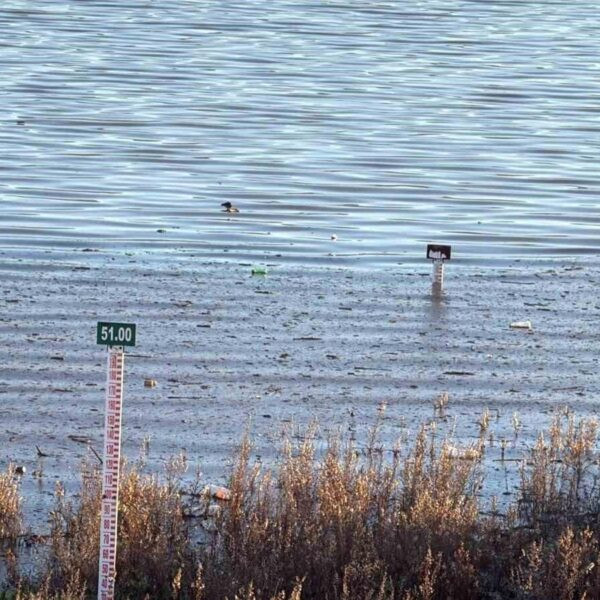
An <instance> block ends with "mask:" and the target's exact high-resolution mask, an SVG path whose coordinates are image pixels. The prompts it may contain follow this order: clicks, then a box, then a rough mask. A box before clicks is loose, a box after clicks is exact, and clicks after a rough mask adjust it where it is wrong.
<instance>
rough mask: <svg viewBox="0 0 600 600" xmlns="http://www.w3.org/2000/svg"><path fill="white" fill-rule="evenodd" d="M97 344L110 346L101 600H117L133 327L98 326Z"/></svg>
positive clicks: (101, 510)
mask: <svg viewBox="0 0 600 600" xmlns="http://www.w3.org/2000/svg"><path fill="white" fill-rule="evenodd" d="M96 342H97V343H98V344H102V345H104V346H108V365H107V378H106V407H105V416H104V452H103V457H104V458H103V462H102V505H101V509H100V558H99V564H98V600H114V597H115V575H116V559H117V514H118V510H119V467H120V463H121V415H122V413H123V370H124V366H125V353H124V352H123V347H124V346H135V325H133V324H132V323H105V322H100V323H98V327H97V329H96Z"/></svg>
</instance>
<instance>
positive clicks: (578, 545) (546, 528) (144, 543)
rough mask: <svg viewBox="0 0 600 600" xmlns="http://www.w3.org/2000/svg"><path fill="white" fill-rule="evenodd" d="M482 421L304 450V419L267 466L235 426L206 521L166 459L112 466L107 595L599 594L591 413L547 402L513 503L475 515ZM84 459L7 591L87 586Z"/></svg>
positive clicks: (90, 569)
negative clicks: (450, 439) (47, 535)
mask: <svg viewBox="0 0 600 600" xmlns="http://www.w3.org/2000/svg"><path fill="white" fill-rule="evenodd" d="M481 423H484V425H485V427H484V426H483V425H481ZM481 423H480V429H481V437H480V439H479V442H478V443H477V444H475V445H474V446H473V447H472V448H463V449H462V450H460V451H457V449H456V448H455V447H454V446H451V445H450V444H449V443H446V442H443V441H439V440H437V441H436V439H435V437H434V436H433V435H428V432H427V430H426V429H422V430H421V432H420V433H419V434H418V435H417V436H416V439H415V440H414V442H413V444H412V445H411V446H410V447H408V448H402V447H400V446H398V447H396V448H393V449H391V450H390V449H388V450H387V451H386V450H384V449H383V448H382V447H381V446H380V445H379V443H378V440H377V435H376V432H374V434H373V436H372V438H371V439H370V441H369V444H368V446H367V448H366V449H363V450H359V449H358V448H357V447H356V446H355V445H354V444H353V443H352V442H350V441H345V440H340V439H333V440H331V441H330V443H329V445H328V448H327V449H326V451H325V452H324V453H322V454H319V453H317V452H316V450H315V443H314V438H313V436H312V435H311V432H309V433H308V435H307V436H306V437H305V439H304V440H303V441H302V442H300V443H299V444H292V443H290V442H287V443H286V444H285V446H284V448H283V450H282V456H281V457H280V461H279V465H280V466H279V467H278V468H277V469H276V470H272V471H270V470H263V469H261V468H260V467H259V466H256V465H252V464H251V463H250V458H249V457H250V455H251V447H250V443H249V442H248V441H247V440H244V441H243V443H242V444H241V447H240V450H239V453H238V456H237V461H236V465H235V468H234V470H233V473H232V475H231V480H230V489H231V493H232V495H231V500H230V501H229V502H223V503H222V505H221V507H222V510H221V511H220V512H219V513H216V516H214V517H211V519H208V520H205V519H201V518H186V516H185V515H186V514H188V513H189V507H187V506H186V504H187V503H188V500H187V498H189V496H184V495H182V490H181V485H180V484H179V482H178V478H177V477H176V476H173V473H175V475H176V474H177V472H178V469H180V467H181V465H179V466H178V462H177V461H174V463H173V464H172V465H171V471H170V476H169V477H167V481H166V483H164V482H161V481H159V480H157V479H156V478H154V477H150V476H145V475H142V474H140V472H139V470H137V469H136V468H126V469H125V470H124V475H123V478H122V483H121V505H120V512H119V549H118V565H117V588H118V597H119V598H132V599H133V598H153V599H154V598H172V599H177V600H188V599H189V600H213V599H215V600H221V599H225V598H227V599H229V600H234V599H236V600H262V599H265V600H275V599H276V600H292V599H293V600H302V599H311V600H359V599H360V600H364V599H370V600H392V599H395V600H446V599H456V600H475V599H478V598H489V599H494V598H496V599H504V598H513V599H516V600H534V599H535V600H571V599H573V600H575V599H578V600H582V599H584V598H585V599H591V598H600V564H599V556H600V521H599V517H600V510H599V509H600V499H599V497H598V491H599V488H598V475H599V474H600V471H599V467H598V457H597V451H596V449H597V426H596V423H595V422H594V421H589V420H588V421H580V422H575V420H574V419H573V418H572V416H567V417H565V416H564V415H563V416H560V417H557V418H556V420H555V422H554V424H553V425H552V427H551V428H550V430H549V431H548V432H546V433H544V434H543V435H540V437H539V439H538V441H537V443H536V444H535V446H534V447H533V448H532V449H531V451H530V453H529V455H528V456H527V457H526V460H525V461H524V462H523V467H522V472H521V484H520V490H519V492H518V494H517V500H516V502H515V503H514V504H513V505H511V507H509V509H508V510H506V511H505V512H504V513H502V514H500V513H499V512H498V510H494V509H492V511H488V512H487V513H486V514H485V515H484V514H482V507H481V504H480V501H479V490H480V487H481V484H482V481H483V478H484V463H483V456H484V452H485V435H486V432H487V429H488V426H489V413H488V414H487V416H485V418H482V421H481ZM313 433H314V432H313ZM502 448H504V446H502ZM84 473H85V476H84V479H83V484H82V493H81V497H80V498H79V500H78V502H77V503H76V504H73V503H71V502H69V501H68V500H67V499H66V498H65V497H64V494H63V492H62V491H61V490H60V489H59V490H58V491H57V497H56V506H55V509H54V511H53V513H52V535H51V539H50V541H49V542H48V545H47V556H46V559H45V563H44V565H40V568H39V574H38V577H37V579H31V578H27V577H25V576H21V577H20V578H19V576H18V575H17V576H15V577H13V578H12V579H11V580H10V584H11V590H12V591H7V592H6V595H5V597H6V598H15V599H16V598H20V599H23V600H25V599H27V598H28V599H47V598H56V599H58V598H62V599H64V600H75V599H78V600H79V599H83V598H88V597H94V596H93V593H94V589H95V586H96V577H97V553H98V550H97V545H98V544H97V540H98V510H99V494H100V491H99V478H98V474H97V473H96V472H90V470H89V469H86V470H84ZM15 493H16V488H15V484H14V478H13V477H12V475H11V473H10V472H8V473H7V474H6V475H2V476H0V528H1V529H0V531H2V538H3V539H4V540H7V541H8V542H10V540H12V543H13V547H14V544H15V540H16V537H17V536H18V534H19V531H20V527H21V526H20V521H19V519H18V514H19V510H18V506H19V503H18V496H15ZM192 497H193V499H194V500H193V501H194V502H195V503H196V504H197V505H200V504H202V503H203V502H207V503H208V499H207V498H206V497H203V496H202V495H201V494H196V495H193V496H192ZM15 498H16V500H15ZM184 499H186V500H185V502H184ZM207 506H208V504H207ZM196 514H197V513H196ZM11 515H12V516H11ZM201 523H202V524H204V525H205V526H206V524H207V523H209V524H210V527H205V528H204V529H203V528H202V526H201ZM6 556H7V554H6V552H5V553H4V557H5V558H4V559H2V558H0V560H4V561H5V562H7V560H8V559H7V558H6ZM0 597H1V596H0Z"/></svg>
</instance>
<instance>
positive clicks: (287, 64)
mask: <svg viewBox="0 0 600 600" xmlns="http://www.w3.org/2000/svg"><path fill="white" fill-rule="evenodd" d="M0 26H1V28H2V31H3V45H2V47H1V48H0V65H1V67H2V73H3V82H4V84H3V86H2V89H1V90H0V108H1V109H2V110H1V112H0V115H1V116H0V135H1V138H2V148H3V152H2V153H1V154H0V199H1V201H2V216H3V218H2V221H1V222H0V235H1V236H2V237H1V240H2V242H1V244H2V246H3V247H5V248H6V247H8V246H21V247H29V246H41V247H44V246H52V247H66V248H69V247H73V248H81V247H86V246H94V247H103V246H115V245H121V246H123V247H134V248H148V249H157V250H162V249H165V250H171V249H181V248H183V249H189V250H193V251H194V252H197V253H198V254H199V255H201V256H203V255H205V256H212V257H216V256H223V253H224V251H227V256H230V257H231V256H234V257H237V258H244V257H245V258H260V257H265V256H266V257H271V258H273V259H277V260H293V261H300V262H305V261H316V262H326V263H362V264H367V265H380V264H388V263H390V264H394V263H397V262H406V261H411V260H413V259H415V258H416V257H417V256H418V257H419V258H421V255H422V254H423V247H424V244H425V243H426V242H427V241H432V240H438V241H445V242H448V243H452V244H454V245H455V247H456V248H457V249H460V250H457V252H456V254H457V258H459V259H462V260H465V259H467V260H470V261H473V262H476V261H501V260H504V259H507V258H508V259H513V258H515V257H518V256H525V255H528V256H531V255H545V256H556V255H574V254H581V253H592V252H597V251H598V250H599V249H600V243H599V241H598V240H599V236H598V233H599V229H598V223H599V220H600V210H599V204H598V193H599V191H600V190H599V188H600V186H599V182H600V175H599V172H598V169H597V165H598V159H599V158H600V148H599V141H598V140H599V139H600V138H599V136H598V134H599V133H600V109H599V102H598V100H600V76H599V75H600V73H599V72H600V62H598V57H599V56H600V52H599V50H600V43H599V42H598V39H600V36H598V35H597V3H596V2H592V1H587V0H578V1H577V2H574V3H563V2H554V1H549V0H540V1H522V0H519V1H502V2H493V3H492V2H481V1H474V0H470V1H467V0H461V1H457V0H443V1H442V0H424V1H417V0H409V1H407V2H395V1H394V2H392V1H384V0H372V1H369V2H349V1H348V0H346V1H342V0H326V1H323V0H309V1H308V2H298V1H293V0H272V1H270V2H268V3H267V2H264V1H262V0H254V1H251V2H248V1H245V2H230V1H229V0H228V1H227V2H225V1H217V2H210V3H208V2H191V1H189V0H172V1H171V2H168V3H159V2H154V1H150V2H139V1H133V0H130V1H125V2H116V0H102V1H99V0H89V1H86V2H77V1H75V0H70V1H69V0H66V1H65V2H60V3H59V2H51V3H42V4H39V5H35V6H33V5H32V3H31V2H29V1H27V0H6V1H5V2H3V3H2V6H1V7H0ZM226 200H230V201H232V202H234V203H235V204H236V206H239V207H240V209H241V213H240V214H239V215H228V214H225V213H223V212H221V207H220V204H221V203H222V202H224V201H226ZM157 230H160V231H157ZM332 234H335V235H336V236H337V238H338V239H337V240H332V239H331V236H332Z"/></svg>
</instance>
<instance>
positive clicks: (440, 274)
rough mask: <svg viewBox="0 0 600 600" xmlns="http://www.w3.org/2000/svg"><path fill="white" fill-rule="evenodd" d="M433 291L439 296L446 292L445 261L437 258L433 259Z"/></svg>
mask: <svg viewBox="0 0 600 600" xmlns="http://www.w3.org/2000/svg"><path fill="white" fill-rule="evenodd" d="M431 293H432V295H433V296H435V297H439V296H441V295H442V294H443V293H444V261H443V259H441V258H437V259H435V260H434V261H433V283H432V285H431Z"/></svg>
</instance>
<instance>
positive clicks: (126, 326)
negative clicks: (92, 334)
mask: <svg viewBox="0 0 600 600" xmlns="http://www.w3.org/2000/svg"><path fill="white" fill-rule="evenodd" d="M96 343H97V344H102V345H103V346H135V324H133V323H104V322H102V321H100V322H99V323H98V327H97V329H96Z"/></svg>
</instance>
